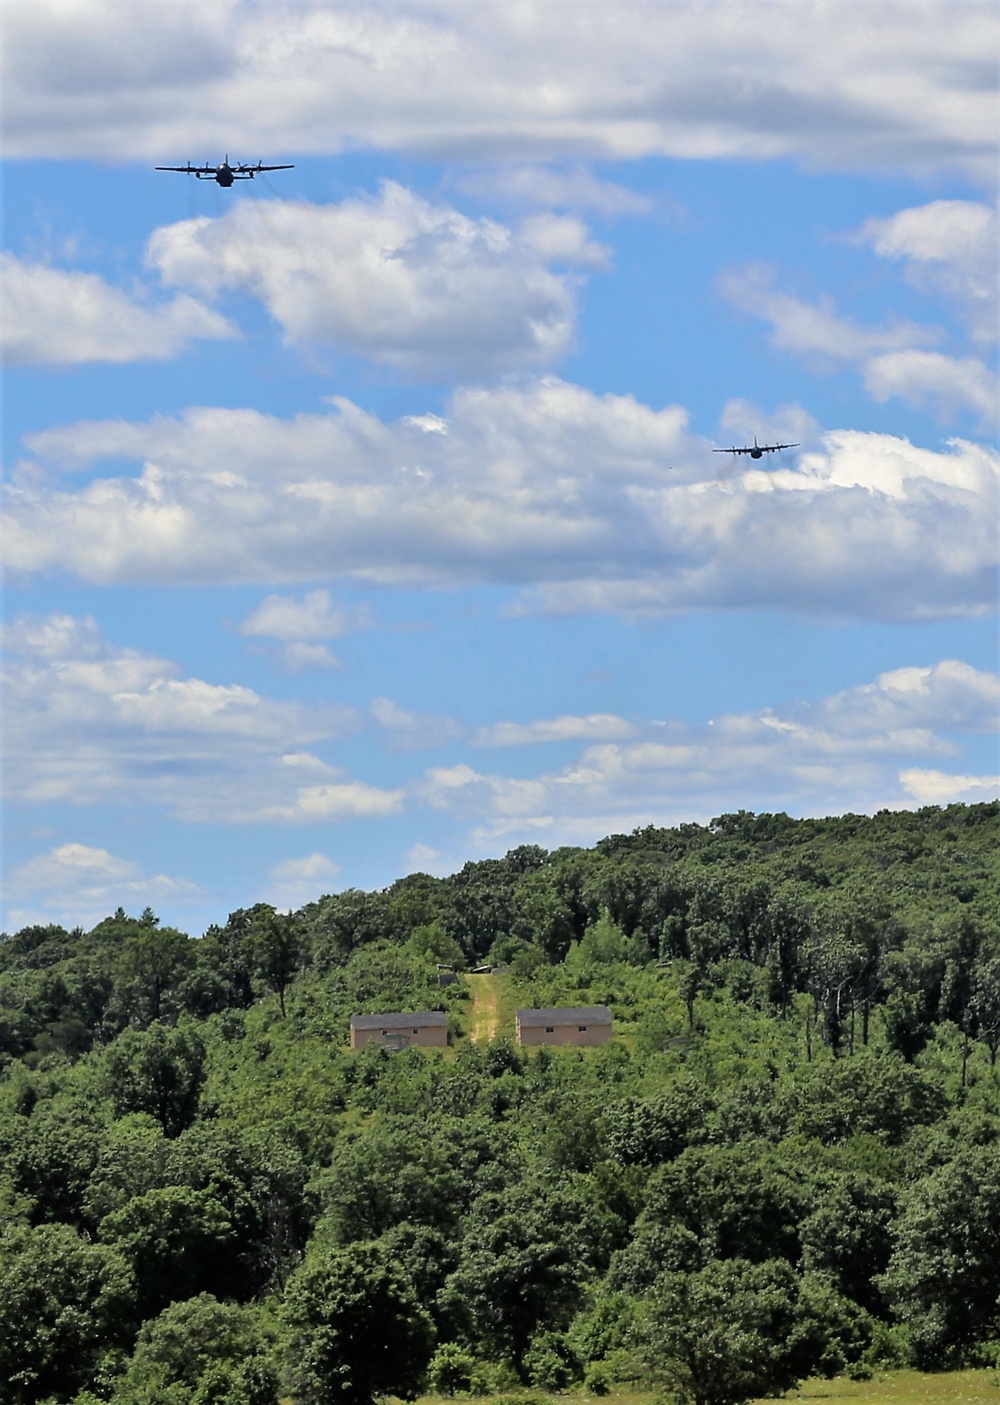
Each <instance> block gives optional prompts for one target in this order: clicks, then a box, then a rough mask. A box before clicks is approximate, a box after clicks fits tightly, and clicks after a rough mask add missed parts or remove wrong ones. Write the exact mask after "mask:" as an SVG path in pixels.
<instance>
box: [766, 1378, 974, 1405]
mask: <svg viewBox="0 0 1000 1405" xmlns="http://www.w3.org/2000/svg"><path fill="white" fill-rule="evenodd" d="M788 1398H789V1399H792V1400H827V1401H829V1402H830V1405H836V1402H838V1401H842V1400H844V1401H852V1402H854V1405H997V1401H1000V1372H997V1371H951V1372H948V1373H947V1374H945V1375H927V1374H925V1373H923V1372H921V1371H894V1372H893V1373H892V1374H891V1375H886V1376H878V1377H876V1378H875V1379H874V1380H871V1381H847V1380H842V1379H837V1380H834V1381H807V1382H806V1383H805V1385H804V1386H803V1387H802V1389H801V1390H799V1391H794V1392H792V1394H791V1395H790V1396H789V1397H788Z"/></svg>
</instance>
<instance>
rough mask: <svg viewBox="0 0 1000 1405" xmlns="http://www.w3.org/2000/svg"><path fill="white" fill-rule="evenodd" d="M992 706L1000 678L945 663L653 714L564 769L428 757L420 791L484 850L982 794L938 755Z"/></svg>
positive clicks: (986, 724) (989, 715) (976, 782)
mask: <svg viewBox="0 0 1000 1405" xmlns="http://www.w3.org/2000/svg"><path fill="white" fill-rule="evenodd" d="M998 707H1000V677H998V676H997V675H996V674H994V673H988V672H985V671H982V670H978V669H975V668H973V667H971V666H970V665H968V664H965V663H962V662H961V661H959V660H945V661H942V662H941V663H939V664H936V665H933V666H928V667H914V668H902V669H896V670H893V671H891V672H888V673H884V674H882V675H880V676H879V677H878V678H877V679H875V681H874V682H872V683H868V684H864V685H862V686H860V687H856V688H850V689H847V690H845V691H843V692H840V693H837V694H833V695H832V696H830V697H827V698H822V699H819V700H818V701H816V702H809V703H802V702H800V703H792V704H786V705H783V706H776V707H773V708H763V709H760V710H759V711H757V712H750V713H738V714H726V715H720V716H717V717H715V718H712V719H710V720H708V721H707V722H706V723H705V724H704V725H702V726H693V725H689V724H685V723H679V722H672V721H667V722H661V723H655V722H647V723H645V724H643V725H641V726H639V727H637V728H636V729H635V734H634V735H633V736H632V737H631V738H629V739H627V740H622V741H605V742H600V743H596V744H594V745H590V746H587V747H586V748H585V749H584V750H583V751H582V752H581V753H580V754H579V755H578V756H577V757H576V758H575V759H574V760H573V761H571V762H570V763H568V764H567V765H566V766H564V767H563V768H561V769H560V770H556V771H546V772H543V773H541V774H537V775H530V774H529V775H521V776H510V775H498V774H491V773H489V772H485V773H484V772H480V771H478V770H476V769H475V768H474V767H472V766H470V765H468V764H467V763H465V762H459V763H458V764H456V765H452V766H441V767H434V768H432V769H430V770H429V771H428V772H427V773H426V775H425V776H424V778H423V781H422V783H421V786H420V787H419V792H418V793H419V795H420V798H421V799H422V800H423V801H424V803H425V804H427V805H428V806H430V807H431V808H432V809H435V810H439V811H444V812H447V813H449V814H451V815H453V816H454V817H455V818H457V819H460V820H462V821H464V822H466V823H467V824H469V825H470V826H471V830H470V833H471V835H472V838H473V840H474V842H475V844H476V845H477V846H478V847H479V849H480V851H484V852H489V851H490V850H491V848H493V847H495V846H496V844H497V843H498V842H500V841H502V842H504V843H516V842H531V841H532V840H534V842H542V843H546V844H547V845H549V846H550V847H551V846H553V845H557V844H559V843H592V842H594V840H596V839H598V838H600V837H601V836H602V835H604V834H607V833H610V832H615V831H619V832H620V831H626V830H629V829H633V828H635V827H636V826H637V825H642V824H674V823H678V822H680V821H681V820H684V819H691V818H699V819H701V820H706V819H708V818H709V817H710V816H711V815H713V814H717V813H719V812H720V811H729V810H735V809H739V808H741V807H743V808H750V809H763V808H767V809H786V810H790V811H791V812H792V813H797V814H830V813H836V812H838V811H843V810H852V809H853V810H861V811H869V812H870V811H872V810H874V809H878V808H880V807H882V806H893V805H895V806H900V807H905V806H912V805H913V804H914V803H918V804H944V803H948V802H949V801H951V800H956V799H977V800H978V799H988V798H992V797H993V796H994V795H995V794H996V792H997V782H996V780H995V779H993V778H991V777H970V776H968V775H964V774H961V773H954V774H952V773H949V772H947V771H945V770H944V769H942V768H941V767H940V761H941V760H942V759H944V758H949V757H954V756H956V754H957V753H958V751H959V743H958V742H957V741H956V740H955V738H956V736H959V735H961V734H973V733H977V732H983V731H989V730H994V729H995V728H996V725H997V714H998ZM931 759H933V760H935V761H937V762H938V763H939V764H938V766H936V767H934V768H933V769H932V768H928V767H927V766H926V762H927V761H928V760H931ZM919 763H923V765H920V764H919Z"/></svg>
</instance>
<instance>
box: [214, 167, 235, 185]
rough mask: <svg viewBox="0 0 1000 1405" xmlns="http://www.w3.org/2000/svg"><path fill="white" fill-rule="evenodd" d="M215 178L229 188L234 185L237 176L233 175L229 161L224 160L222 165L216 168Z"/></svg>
mask: <svg viewBox="0 0 1000 1405" xmlns="http://www.w3.org/2000/svg"><path fill="white" fill-rule="evenodd" d="M215 179H216V181H217V182H218V183H219V185H222V186H225V187H226V189H227V190H228V189H229V187H230V186H231V185H232V183H233V181H234V180H235V179H236V177H235V176H234V175H233V172H232V168H231V167H230V165H229V163H228V161H223V163H222V165H221V166H217V167H216V168H215Z"/></svg>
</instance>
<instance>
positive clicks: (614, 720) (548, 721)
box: [472, 712, 636, 746]
mask: <svg viewBox="0 0 1000 1405" xmlns="http://www.w3.org/2000/svg"><path fill="white" fill-rule="evenodd" d="M635 730H636V729H635V727H634V726H633V724H632V723H631V722H626V721H625V719H624V717H615V716H614V715H613V714H612V713H606V712H592V713H590V714H589V715H588V716H586V717H569V716H566V717H550V718H544V719H540V720H539V721H537V722H494V723H493V724H492V725H491V726H489V727H480V729H479V730H478V732H476V733H475V735H474V736H473V738H472V741H473V744H474V745H475V746H535V745H537V744H539V743H544V742H567V741H612V740H618V739H621V738H623V737H630V736H632V735H633V734H634V733H635Z"/></svg>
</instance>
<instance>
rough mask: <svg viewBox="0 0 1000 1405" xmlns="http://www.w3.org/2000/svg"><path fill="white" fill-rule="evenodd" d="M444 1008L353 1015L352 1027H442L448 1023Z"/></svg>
mask: <svg viewBox="0 0 1000 1405" xmlns="http://www.w3.org/2000/svg"><path fill="white" fill-rule="evenodd" d="M447 1023H448V1016H447V1015H446V1014H445V1013H444V1011H443V1010H418V1011H416V1012H415V1013H413V1014H405V1013H404V1014H399V1013H396V1012H393V1013H391V1014H384V1015H352V1016H351V1028H352V1029H440V1028H441V1026H442V1025H445V1026H446V1025H447Z"/></svg>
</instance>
